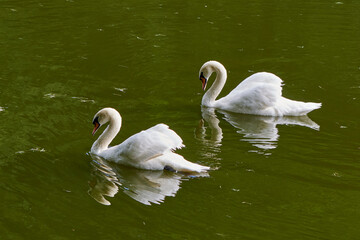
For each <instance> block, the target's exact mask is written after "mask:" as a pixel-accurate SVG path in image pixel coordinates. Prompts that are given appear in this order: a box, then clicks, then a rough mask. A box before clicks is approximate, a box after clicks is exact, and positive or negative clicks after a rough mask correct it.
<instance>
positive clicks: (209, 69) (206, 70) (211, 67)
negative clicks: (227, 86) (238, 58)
mask: <svg viewBox="0 0 360 240" xmlns="http://www.w3.org/2000/svg"><path fill="white" fill-rule="evenodd" d="M213 72H217V73H219V72H225V73H226V70H225V67H224V66H223V65H222V64H221V63H219V62H217V61H208V62H206V63H204V65H202V66H201V68H200V71H199V79H200V81H201V83H202V89H203V90H204V91H205V89H206V85H207V82H208V79H209V78H210V76H211V74H212V73H213Z"/></svg>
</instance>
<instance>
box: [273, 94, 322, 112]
mask: <svg viewBox="0 0 360 240" xmlns="http://www.w3.org/2000/svg"><path fill="white" fill-rule="evenodd" d="M319 108H321V103H314V102H301V101H294V100H290V99H287V98H282V101H281V104H280V105H278V108H277V111H278V112H279V113H280V114H279V115H282V116H304V115H306V114H308V113H309V112H311V111H313V110H315V109H319Z"/></svg>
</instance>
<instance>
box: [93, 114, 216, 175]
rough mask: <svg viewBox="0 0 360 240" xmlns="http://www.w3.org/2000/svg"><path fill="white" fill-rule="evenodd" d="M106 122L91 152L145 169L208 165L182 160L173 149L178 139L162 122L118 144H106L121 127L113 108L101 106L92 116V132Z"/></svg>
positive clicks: (179, 142)
mask: <svg viewBox="0 0 360 240" xmlns="http://www.w3.org/2000/svg"><path fill="white" fill-rule="evenodd" d="M108 122H109V125H108V126H107V128H106V129H105V130H104V132H103V133H102V134H101V135H100V137H99V138H98V139H97V140H96V141H95V142H94V144H93V145H92V147H91V153H92V154H96V155H98V156H100V157H103V158H105V159H107V160H110V161H113V162H116V163H120V164H124V165H129V166H133V167H135V168H140V169H147V170H163V169H170V170H175V171H178V172H204V171H206V170H209V169H210V168H209V167H206V166H201V165H199V164H196V163H192V162H189V161H187V160H185V159H184V158H183V157H182V156H181V155H179V154H176V153H174V152H173V151H174V150H175V149H178V148H182V147H183V146H184V145H183V143H182V139H181V138H180V137H179V135H177V134H176V133H175V132H174V131H173V130H171V129H169V127H168V126H167V125H165V124H162V123H161V124H157V125H156V126H153V127H151V128H149V129H147V130H144V131H141V132H139V133H137V134H135V135H133V136H131V137H129V138H128V139H126V140H125V141H124V142H122V143H121V144H119V145H116V146H113V147H109V144H110V143H111V141H112V140H113V139H114V138H115V136H116V135H117V134H118V132H119V131H120V128H121V116H120V114H119V112H118V111H116V110H115V109H113V108H104V109H102V110H100V111H99V112H97V113H96V114H95V116H94V119H93V124H94V125H95V128H94V131H93V134H95V132H96V131H97V130H98V129H99V127H100V126H102V125H104V124H106V123H108Z"/></svg>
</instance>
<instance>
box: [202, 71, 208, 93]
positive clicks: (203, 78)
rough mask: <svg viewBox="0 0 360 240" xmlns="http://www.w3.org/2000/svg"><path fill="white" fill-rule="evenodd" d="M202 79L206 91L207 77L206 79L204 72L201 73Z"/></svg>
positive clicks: (203, 88)
mask: <svg viewBox="0 0 360 240" xmlns="http://www.w3.org/2000/svg"><path fill="white" fill-rule="evenodd" d="M200 81H201V84H202V90H203V91H205V88H206V83H207V79H206V77H204V75H203V73H201V75H200Z"/></svg>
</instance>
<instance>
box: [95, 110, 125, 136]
mask: <svg viewBox="0 0 360 240" xmlns="http://www.w3.org/2000/svg"><path fill="white" fill-rule="evenodd" d="M115 119H120V121H121V117H120V113H119V112H118V111H116V110H115V109H114V108H103V109H101V110H100V111H98V112H97V113H96V114H95V116H94V118H93V122H92V123H93V124H94V130H93V132H92V134H93V135H94V134H95V133H96V131H97V130H98V129H99V128H100V127H101V126H102V125H104V124H106V123H107V122H109V121H111V120H115Z"/></svg>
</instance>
